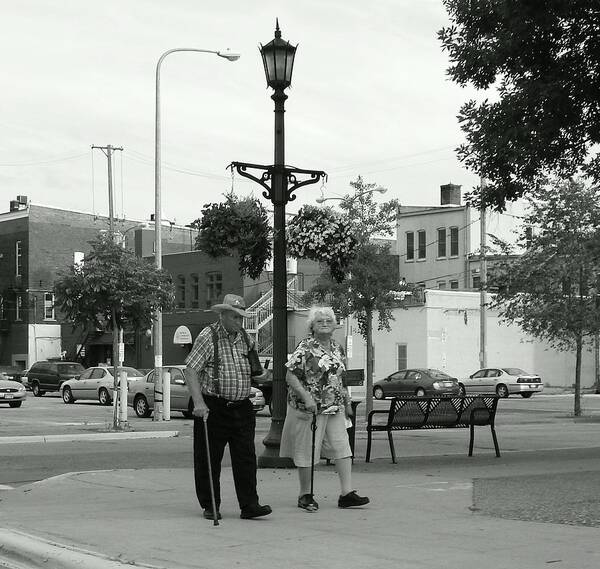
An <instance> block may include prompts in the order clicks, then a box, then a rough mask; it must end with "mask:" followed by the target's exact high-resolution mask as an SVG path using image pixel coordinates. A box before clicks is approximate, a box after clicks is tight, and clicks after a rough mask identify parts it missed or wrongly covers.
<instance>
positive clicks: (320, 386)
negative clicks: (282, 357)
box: [285, 337, 350, 413]
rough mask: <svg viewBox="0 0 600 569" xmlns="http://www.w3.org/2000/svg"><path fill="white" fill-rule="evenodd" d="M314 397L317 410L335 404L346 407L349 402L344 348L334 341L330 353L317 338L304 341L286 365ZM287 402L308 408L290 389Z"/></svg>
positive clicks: (293, 405) (296, 406)
mask: <svg viewBox="0 0 600 569" xmlns="http://www.w3.org/2000/svg"><path fill="white" fill-rule="evenodd" d="M285 365H286V366H287V368H288V369H289V371H290V372H291V373H293V374H294V375H295V376H296V377H297V378H298V379H299V380H300V383H301V384H302V387H304V389H306V390H307V391H308V392H309V393H310V394H311V396H312V398H313V399H314V400H315V403H316V404H317V413H320V412H321V411H322V410H324V409H326V408H327V407H331V406H332V405H339V406H340V407H343V406H344V405H346V403H347V402H349V401H350V397H349V396H348V390H347V389H346V387H345V386H344V384H343V381H342V376H343V374H344V372H345V371H346V366H345V364H344V351H343V350H342V348H341V346H340V345H339V344H338V343H337V342H334V341H333V340H331V353H330V354H328V353H327V352H326V351H325V350H324V349H323V348H322V346H321V344H319V342H318V341H317V340H316V339H315V338H312V337H311V338H305V339H304V340H302V341H301V342H300V343H299V344H298V346H297V347H296V349H295V350H294V353H293V354H292V355H291V356H290V359H289V360H288V362H287V363H286V364H285ZM288 403H289V404H290V405H291V406H292V407H294V408H295V409H299V410H301V411H305V410H306V407H305V405H304V401H302V399H301V398H300V397H298V396H297V395H296V393H294V391H292V390H291V389H289V390H288Z"/></svg>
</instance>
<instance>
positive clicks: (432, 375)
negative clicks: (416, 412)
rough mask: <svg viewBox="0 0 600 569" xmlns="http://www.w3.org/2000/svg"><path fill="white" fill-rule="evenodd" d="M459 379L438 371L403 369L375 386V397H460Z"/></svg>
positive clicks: (377, 382)
mask: <svg viewBox="0 0 600 569" xmlns="http://www.w3.org/2000/svg"><path fill="white" fill-rule="evenodd" d="M460 393H461V390H460V387H459V384H458V379H456V378H455V377H451V376H449V375H448V374H447V373H444V372H443V371H440V370H438V369H403V370H400V371H396V372H394V373H392V374H391V375H388V376H387V377H386V378H384V379H382V380H380V381H376V382H375V383H374V384H373V397H375V399H384V398H385V397H398V396H401V395H416V396H418V397H424V396H425V395H445V396H452V395H460Z"/></svg>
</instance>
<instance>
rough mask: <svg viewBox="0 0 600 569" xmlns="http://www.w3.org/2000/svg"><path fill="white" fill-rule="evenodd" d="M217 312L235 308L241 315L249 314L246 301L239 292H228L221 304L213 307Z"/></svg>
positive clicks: (234, 310)
mask: <svg viewBox="0 0 600 569" xmlns="http://www.w3.org/2000/svg"><path fill="white" fill-rule="evenodd" d="M211 309H212V310H215V311H216V312H222V311H223V310H233V312H237V313H238V314H240V315H241V316H248V315H247V314H246V303H245V302H244V299H243V298H242V297H241V296H238V295H237V294H226V295H225V298H224V299H223V302H222V303H221V304H215V305H214V306H212V307H211Z"/></svg>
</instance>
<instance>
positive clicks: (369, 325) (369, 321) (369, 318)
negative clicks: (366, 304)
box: [365, 310, 373, 417]
mask: <svg viewBox="0 0 600 569" xmlns="http://www.w3.org/2000/svg"><path fill="white" fill-rule="evenodd" d="M365 314H366V332H367V334H366V336H367V337H366V340H367V387H366V394H365V404H366V408H365V417H368V416H369V413H370V412H371V411H372V410H373V311H372V310H365Z"/></svg>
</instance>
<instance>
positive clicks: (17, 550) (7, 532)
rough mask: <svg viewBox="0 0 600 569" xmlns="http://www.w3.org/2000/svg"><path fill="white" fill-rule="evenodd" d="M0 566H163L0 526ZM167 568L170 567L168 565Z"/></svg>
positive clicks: (99, 568) (104, 568) (108, 568)
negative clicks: (110, 554)
mask: <svg viewBox="0 0 600 569" xmlns="http://www.w3.org/2000/svg"><path fill="white" fill-rule="evenodd" d="M0 535H1V536H2V542H1V543H0V566H3V567H9V568H12V567H18V568H19V569H20V568H22V567H27V569H42V568H44V569H81V567H85V568H86V569H123V568H124V567H131V566H132V565H135V566H136V567H145V568H147V569H166V568H165V567H159V566H157V565H147V564H143V563H138V562H136V561H135V560H132V559H125V558H121V557H119V558H111V557H108V556H105V555H103V554H100V553H96V552H93V551H89V550H85V549H81V548H78V547H75V546H73V545H67V544H63V543H58V542H55V541H50V540H48V539H44V538H42V537H39V536H35V535H31V534H28V533H24V532H21V531H17V530H12V529H7V528H0ZM169 569H174V568H172V566H171V567H170V568H169Z"/></svg>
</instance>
